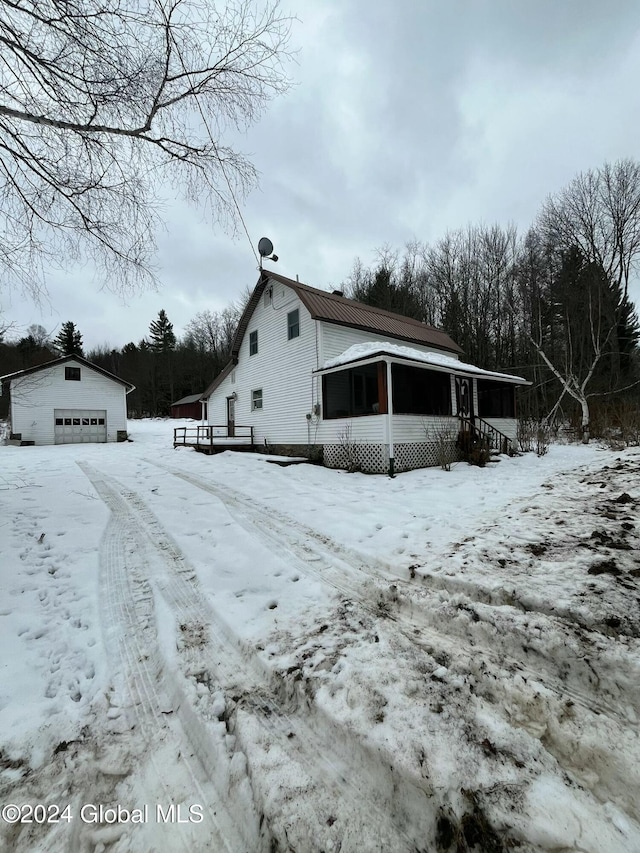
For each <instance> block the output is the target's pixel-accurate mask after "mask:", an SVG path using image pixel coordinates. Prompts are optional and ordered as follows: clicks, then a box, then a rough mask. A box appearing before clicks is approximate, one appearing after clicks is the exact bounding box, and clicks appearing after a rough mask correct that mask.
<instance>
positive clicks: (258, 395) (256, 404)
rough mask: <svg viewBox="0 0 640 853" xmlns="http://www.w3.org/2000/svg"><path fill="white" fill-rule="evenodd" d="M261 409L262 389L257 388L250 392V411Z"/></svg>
mask: <svg viewBox="0 0 640 853" xmlns="http://www.w3.org/2000/svg"><path fill="white" fill-rule="evenodd" d="M261 408H262V388H257V389H256V390H255V391H252V392H251V411H252V412H255V411H256V410H257V409H261Z"/></svg>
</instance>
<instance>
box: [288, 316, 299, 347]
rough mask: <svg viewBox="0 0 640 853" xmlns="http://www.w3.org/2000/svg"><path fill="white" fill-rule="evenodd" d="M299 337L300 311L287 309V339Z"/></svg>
mask: <svg viewBox="0 0 640 853" xmlns="http://www.w3.org/2000/svg"><path fill="white" fill-rule="evenodd" d="M299 337H300V311H299V310H298V309H297V308H296V310H295V311H289V313H288V314H287V340H289V341H290V340H291V339H292V338H299Z"/></svg>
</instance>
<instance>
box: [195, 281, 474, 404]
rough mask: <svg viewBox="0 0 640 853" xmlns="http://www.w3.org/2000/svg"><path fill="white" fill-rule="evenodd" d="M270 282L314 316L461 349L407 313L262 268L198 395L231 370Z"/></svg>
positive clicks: (437, 346) (411, 340)
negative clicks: (217, 368) (218, 363)
mask: <svg viewBox="0 0 640 853" xmlns="http://www.w3.org/2000/svg"><path fill="white" fill-rule="evenodd" d="M270 282H279V283H280V284H284V285H286V286H287V287H290V288H291V289H292V290H294V291H295V293H296V294H297V296H298V297H299V299H300V301H301V302H302V304H303V305H304V306H305V308H306V309H307V311H308V312H309V313H310V314H311V316H312V318H313V319H314V320H322V321H324V322H325V323H334V324H335V325H337V326H349V327H351V328H353V329H362V330H363V331H365V332H372V333H373V334H381V335H385V336H387V337H390V338H397V339H398V340H401V341H407V342H408V343H413V344H421V345H422V346H430V347H434V348H435V349H441V350H444V351H446V352H454V353H461V352H462V350H461V349H460V347H459V346H458V344H456V343H455V341H453V340H452V338H450V337H449V335H448V334H447V333H446V332H443V331H442V330H441V329H436V328H435V327H434V326H427V325H426V323H421V322H420V321H419V320H413V319H412V318H411V317H403V316H402V314H394V313H392V312H391V311H383V310H382V308H374V307H373V306H371V305H365V304H364V303H363V302H356V301H355V299H347V298H346V297H345V296H340V295H338V294H337V293H328V292H327V291H326V290H318V288H316V287H309V285H308V284H302V283H301V282H299V281H294V280H293V279H292V278H287V277H286V276H284V275H280V274H279V273H275V272H272V271H271V270H269V271H267V270H263V271H262V273H261V275H260V278H259V279H258V283H257V284H256V286H255V288H254V291H253V293H252V294H251V298H250V299H249V301H248V302H247V305H246V307H245V309H244V311H243V312H242V316H241V317H240V321H239V323H238V328H237V330H236V334H235V337H234V339H233V343H232V345H231V361H230V362H229V363H228V364H227V365H226V367H225V368H224V369H223V370H222V371H221V372H220V373H219V374H218V375H217V376H216V378H215V379H214V380H213V382H212V383H211V385H209V387H208V388H207V389H206V391H205V392H204V394H203V395H202V397H203V398H204V399H208V398H209V397H210V395H211V394H212V393H213V392H214V391H215V390H216V388H217V387H218V386H219V385H220V384H221V383H222V382H223V380H224V379H225V378H226V377H227V376H228V375H229V373H231V371H232V370H233V367H234V365H236V364H237V363H238V357H239V355H240V347H241V345H242V341H243V338H244V336H245V334H246V332H247V327H248V326H249V323H250V321H251V317H252V316H253V312H254V311H255V309H256V306H257V305H258V302H259V301H260V298H261V297H262V294H263V293H264V291H265V288H266V287H267V285H268V284H269V283H270Z"/></svg>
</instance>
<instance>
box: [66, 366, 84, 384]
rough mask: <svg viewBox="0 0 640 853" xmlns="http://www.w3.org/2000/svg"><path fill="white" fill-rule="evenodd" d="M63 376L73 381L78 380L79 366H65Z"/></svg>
mask: <svg viewBox="0 0 640 853" xmlns="http://www.w3.org/2000/svg"><path fill="white" fill-rule="evenodd" d="M64 378H65V379H71V380H73V381H75V382H80V368H79V367H65V369H64Z"/></svg>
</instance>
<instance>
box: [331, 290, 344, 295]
mask: <svg viewBox="0 0 640 853" xmlns="http://www.w3.org/2000/svg"><path fill="white" fill-rule="evenodd" d="M333 295H334V296H344V293H343V292H342V291H341V290H334V291H333Z"/></svg>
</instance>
